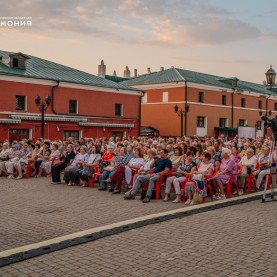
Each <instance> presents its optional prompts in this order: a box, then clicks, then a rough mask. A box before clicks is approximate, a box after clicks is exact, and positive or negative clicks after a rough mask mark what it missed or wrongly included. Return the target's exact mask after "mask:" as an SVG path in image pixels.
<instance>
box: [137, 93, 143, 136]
mask: <svg viewBox="0 0 277 277" xmlns="http://www.w3.org/2000/svg"><path fill="white" fill-rule="evenodd" d="M141 92H142V95H141V96H140V97H139V118H138V135H137V136H139V134H140V127H141V105H142V97H143V96H144V95H145V91H144V90H142V91H141Z"/></svg>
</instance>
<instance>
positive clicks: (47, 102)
mask: <svg viewBox="0 0 277 277" xmlns="http://www.w3.org/2000/svg"><path fill="white" fill-rule="evenodd" d="M51 100H52V99H51V96H50V95H48V96H46V97H45V102H43V101H41V97H40V96H39V95H37V96H36V98H35V103H36V105H37V107H38V108H39V111H40V112H41V137H42V138H43V139H44V113H45V112H46V110H47V108H48V107H49V106H50V104H51Z"/></svg>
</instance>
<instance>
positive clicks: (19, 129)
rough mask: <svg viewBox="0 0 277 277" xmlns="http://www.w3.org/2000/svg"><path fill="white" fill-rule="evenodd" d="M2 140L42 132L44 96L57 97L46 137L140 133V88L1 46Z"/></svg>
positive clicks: (49, 112) (47, 121)
mask: <svg viewBox="0 0 277 277" xmlns="http://www.w3.org/2000/svg"><path fill="white" fill-rule="evenodd" d="M0 95H1V99H2V100H1V101H0V141H3V140H5V139H9V140H10V141H13V140H15V139H16V140H19V139H22V138H29V139H33V140H35V139H37V138H39V137H41V127H42V126H41V112H40V111H39V109H38V107H37V106H36V103H35V97H36V96H37V95H39V96H40V97H41V99H42V100H43V101H44V99H45V98H46V97H47V96H48V95H49V96H51V98H52V101H51V104H50V106H49V107H48V108H47V110H46V112H45V124H44V130H45V131H44V134H45V135H44V137H45V138H50V139H54V138H60V139H66V138H67V137H73V138H76V139H78V138H80V137H110V136H123V137H125V136H128V135H133V136H137V135H138V132H139V128H140V109H141V97H142V95H143V93H142V92H141V91H139V90H137V89H134V88H130V87H127V86H125V85H123V84H120V83H115V82H113V81H111V80H107V79H105V78H101V77H97V76H94V75H91V74H88V73H85V72H82V71H79V70H75V69H73V68H70V67H66V66H63V65H60V64H57V63H54V62H50V61H46V60H43V59H40V58H37V57H33V56H29V55H25V54H22V53H11V52H5V51H0Z"/></svg>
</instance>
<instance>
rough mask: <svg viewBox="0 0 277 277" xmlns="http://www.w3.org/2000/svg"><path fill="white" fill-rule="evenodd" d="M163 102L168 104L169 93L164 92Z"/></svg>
mask: <svg viewBox="0 0 277 277" xmlns="http://www.w3.org/2000/svg"><path fill="white" fill-rule="evenodd" d="M163 102H168V92H163Z"/></svg>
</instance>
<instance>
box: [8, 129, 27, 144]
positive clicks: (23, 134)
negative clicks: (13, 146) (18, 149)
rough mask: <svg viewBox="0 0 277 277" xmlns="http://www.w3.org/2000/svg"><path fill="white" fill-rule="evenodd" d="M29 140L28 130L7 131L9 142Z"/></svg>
mask: <svg viewBox="0 0 277 277" xmlns="http://www.w3.org/2000/svg"><path fill="white" fill-rule="evenodd" d="M29 138H30V130H29V129H9V141H10V142H13V141H14V140H17V141H21V140H23V139H29Z"/></svg>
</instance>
